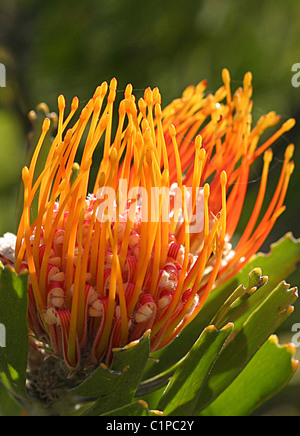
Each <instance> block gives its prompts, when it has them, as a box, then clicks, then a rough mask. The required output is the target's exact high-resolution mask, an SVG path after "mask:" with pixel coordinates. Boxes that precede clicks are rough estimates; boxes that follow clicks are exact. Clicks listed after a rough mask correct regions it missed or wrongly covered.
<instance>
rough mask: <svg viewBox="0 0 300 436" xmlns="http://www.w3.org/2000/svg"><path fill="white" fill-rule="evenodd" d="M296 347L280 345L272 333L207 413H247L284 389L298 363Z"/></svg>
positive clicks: (218, 414) (212, 414)
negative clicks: (295, 357) (295, 354)
mask: <svg viewBox="0 0 300 436" xmlns="http://www.w3.org/2000/svg"><path fill="white" fill-rule="evenodd" d="M294 352H295V349H294V348H293V347H292V346H290V345H284V346H279V345H278V339H277V337H276V336H271V337H270V338H269V339H268V341H267V342H266V343H265V344H264V345H263V346H262V348H261V349H260V350H259V351H258V352H257V353H256V354H255V356H254V357H253V358H252V359H251V361H250V362H249V363H248V365H247V366H246V367H245V369H244V370H243V371H242V372H241V374H240V375H239V376H238V377H237V378H236V379H235V380H234V381H233V382H232V383H231V385H230V386H229V387H228V388H227V389H226V390H225V391H224V392H223V393H222V394H221V395H219V397H218V398H217V399H216V400H215V401H214V402H213V403H212V404H210V405H209V406H208V407H207V408H206V409H205V410H203V411H202V412H201V415H204V416H245V415H250V414H251V413H253V412H254V411H255V410H256V409H257V408H259V407H260V406H261V405H262V404H263V403H264V402H265V401H267V400H268V399H269V398H271V397H273V396H274V395H275V394H276V393H277V392H278V391H280V390H281V389H282V388H283V387H284V386H285V385H286V384H287V383H288V382H289V381H290V379H291V378H292V377H293V375H294V374H295V371H296V369H297V367H298V364H297V362H296V361H295V360H293V359H292V357H293V355H294Z"/></svg>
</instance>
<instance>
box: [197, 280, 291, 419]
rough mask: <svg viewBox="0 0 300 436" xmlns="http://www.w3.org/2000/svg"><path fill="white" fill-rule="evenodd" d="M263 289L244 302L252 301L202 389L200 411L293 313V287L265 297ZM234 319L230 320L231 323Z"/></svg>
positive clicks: (225, 386) (279, 288) (276, 289)
mask: <svg viewBox="0 0 300 436" xmlns="http://www.w3.org/2000/svg"><path fill="white" fill-rule="evenodd" d="M266 290H268V288H266V287H265V286H263V287H262V288H261V289H259V290H257V291H256V292H255V294H254V295H253V296H252V297H251V298H250V299H248V300H247V302H246V303H248V302H249V301H250V300H253V304H250V306H248V305H247V306H248V307H249V310H248V312H244V311H243V312H242V319H243V322H242V323H241V322H237V325H239V327H238V328H234V329H233V333H232V337H229V339H228V343H227V345H226V347H225V348H224V349H223V350H222V352H221V354H220V356H219V358H218V360H217V361H216V363H215V365H214V367H213V369H212V371H211V373H210V375H209V377H208V379H207V383H206V385H205V386H204V388H203V395H202V397H201V401H200V403H199V411H200V410H201V409H202V408H204V407H207V406H208V404H210V403H211V402H212V401H213V400H214V399H215V398H216V397H217V396H218V395H219V394H220V393H221V392H223V391H224V390H225V389H226V388H227V387H228V386H229V385H230V383H232V381H233V380H234V379H235V377H237V376H238V374H239V373H240V372H241V371H242V369H243V368H244V367H245V366H246V365H247V363H248V362H249V361H250V359H251V358H252V357H253V356H254V354H255V353H256V352H257V351H258V349H259V348H260V347H261V346H262V345H263V344H264V343H265V341H266V340H267V338H268V337H269V336H270V335H271V334H272V333H273V332H274V331H275V330H276V329H277V328H278V327H279V325H280V324H281V323H282V322H283V321H284V320H285V319H286V318H287V317H288V316H289V315H290V313H291V312H292V311H293V308H292V307H291V304H292V303H294V302H295V300H296V298H297V293H296V288H292V289H290V287H289V285H287V284H286V283H285V282H282V283H281V284H279V285H278V286H277V287H276V288H275V289H274V290H273V291H272V292H270V293H269V294H266ZM246 303H244V304H246ZM234 321H235V320H233V322H234Z"/></svg>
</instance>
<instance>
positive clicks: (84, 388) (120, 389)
mask: <svg viewBox="0 0 300 436" xmlns="http://www.w3.org/2000/svg"><path fill="white" fill-rule="evenodd" d="M150 333H151V332H150V331H147V332H146V333H145V334H144V336H143V337H142V338H141V339H140V340H139V341H135V342H132V343H130V344H129V345H126V347H124V348H120V349H115V350H113V352H114V357H113V362H112V365H111V368H110V369H109V373H110V374H111V375H112V376H116V378H114V377H112V378H110V379H109V380H107V382H106V383H107V384H106V386H105V387H104V388H103V387H101V383H102V381H103V373H101V371H100V370H99V371H97V370H96V371H97V372H96V373H95V374H94V375H91V377H92V378H90V379H87V380H86V381H85V382H84V383H83V384H82V385H81V386H78V388H76V391H75V392H76V393H77V394H80V393H81V395H82V394H83V393H84V394H85V395H86V393H87V392H88V388H89V387H90V386H91V385H92V384H93V383H96V384H97V386H96V385H95V386H94V388H93V391H92V392H93V393H94V394H97V396H99V397H100V398H99V400H97V401H96V403H95V404H94V405H93V407H91V408H90V409H89V410H87V411H86V412H85V416H99V415H102V414H103V413H108V412H109V411H111V410H114V409H117V408H121V407H124V406H126V405H128V404H131V403H132V402H133V401H134V396H135V393H136V390H137V388H138V385H139V383H140V381H141V378H142V374H143V371H144V369H145V366H146V363H147V360H148V358H149V352H150ZM102 370H103V368H102ZM118 374H119V376H118ZM98 376H100V377H99V378H98ZM85 383H87V384H85ZM103 389H104V390H103Z"/></svg>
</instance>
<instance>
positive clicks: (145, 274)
mask: <svg viewBox="0 0 300 436" xmlns="http://www.w3.org/2000/svg"><path fill="white" fill-rule="evenodd" d="M223 81H224V86H222V87H221V88H220V89H219V90H217V92H216V93H215V94H214V95H212V94H209V95H207V96H205V95H204V92H205V89H206V82H205V81H203V82H201V83H200V84H199V85H198V86H196V87H193V86H191V87H189V88H187V89H186V91H185V92H184V93H183V95H182V97H181V98H179V99H177V100H175V101H173V102H172V103H171V104H170V105H168V106H167V107H166V108H165V109H164V110H162V109H161V95H160V93H159V90H158V89H157V88H155V89H153V90H152V89H150V88H147V89H146V91H145V94H144V98H141V99H140V100H139V101H138V103H137V102H136V100H135V97H134V95H133V94H132V91H133V89H132V86H131V85H128V86H127V87H126V90H125V98H124V99H123V100H122V101H121V103H120V105H119V117H118V123H117V126H116V132H115V133H113V120H114V115H113V106H114V102H115V99H116V91H117V81H116V79H113V80H112V81H111V82H110V85H109V86H108V84H107V83H106V82H104V83H102V85H101V86H100V87H99V88H98V89H97V90H96V92H95V94H94V96H93V98H92V99H91V100H90V101H89V102H88V103H87V105H86V106H85V107H84V108H83V110H82V111H81V113H80V115H79V118H78V120H77V121H76V122H75V123H73V124H72V120H73V118H74V116H75V113H76V112H77V110H78V107H79V101H78V99H77V98H74V100H73V102H72V105H71V111H70V113H69V114H68V115H67V116H65V108H66V104H65V99H64V97H63V96H60V97H59V99H58V109H59V117H58V129H57V134H56V136H55V138H54V140H53V143H52V146H51V148H50V150H49V153H48V156H47V159H46V162H45V164H44V168H43V170H42V172H41V173H39V174H36V166H37V162H38V159H39V155H40V152H41V149H42V147H43V142H44V139H45V136H46V134H47V132H48V131H49V128H50V120H49V119H45V121H44V124H43V130H42V134H41V137H40V140H39V142H38V144H37V146H36V149H35V152H34V154H33V157H32V160H31V163H30V165H29V167H28V168H27V167H25V168H24V169H23V173H22V176H23V182H24V209H23V214H22V218H21V221H20V225H19V229H18V235H17V242H16V256H15V268H16V271H17V273H20V272H21V271H24V270H28V272H29V284H28V293H29V326H30V330H31V331H32V333H33V334H34V335H35V336H36V337H37V338H39V339H41V340H42V341H43V342H44V343H45V344H47V345H48V346H49V348H50V349H52V350H53V352H54V354H55V355H57V356H59V357H61V358H62V359H64V360H65V362H66V364H67V366H68V367H70V368H72V369H76V368H79V367H84V366H86V365H89V364H97V363H99V362H103V361H106V362H107V363H109V362H110V360H111V355H112V349H113V348H115V347H122V346H124V345H126V344H128V343H129V342H130V341H133V340H136V339H139V338H140V337H141V336H142V335H143V333H144V332H145V331H146V330H149V329H151V332H152V333H151V349H152V351H154V350H158V349H160V348H162V347H164V346H166V345H167V344H169V343H170V342H171V341H172V340H173V339H174V338H175V337H176V336H177V335H178V334H179V333H180V331H181V330H182V329H183V328H184V327H185V326H186V325H187V324H188V323H189V322H191V320H192V319H194V317H195V316H197V314H198V313H199V311H200V310H201V309H202V308H203V305H204V303H205V301H206V299H207V297H208V295H209V294H210V292H211V291H212V290H213V287H214V284H215V282H216V281H217V280H226V278H228V277H230V276H232V275H233V274H235V273H236V272H237V271H238V270H239V269H240V268H242V266H243V265H244V264H245V263H246V262H247V261H248V260H249V258H250V257H251V256H252V255H253V254H254V253H256V251H257V250H258V249H259V248H260V246H261V245H262V244H263V242H264V241H265V239H266V237H267V236H268V234H269V232H270V231H271V229H272V227H273V225H274V223H275V221H276V220H277V218H278V217H279V216H280V214H281V213H282V212H283V211H284V206H283V203H284V199H285V194H286V191H287V188H288V184H289V178H290V175H291V173H292V171H293V167H294V164H293V163H292V162H291V159H292V155H293V145H289V146H288V148H287V150H286V153H285V159H284V163H283V166H282V172H281V175H280V178H279V181H278V184H277V188H276V190H275V192H274V195H273V198H272V201H271V202H270V204H269V205H268V207H267V208H266V211H265V212H264V214H263V216H262V217H261V211H262V207H263V203H264V196H265V191H266V186H267V181H268V173H269V165H270V162H271V160H272V152H271V150H270V149H269V147H270V146H271V145H272V144H273V143H274V142H275V141H276V140H277V139H278V138H279V137H280V136H281V135H282V134H283V133H285V132H287V131H288V130H289V129H291V128H292V127H293V125H294V120H292V119H291V120H288V121H287V122H285V123H284V124H283V125H282V126H281V127H280V128H279V130H278V131H277V132H276V133H274V134H273V135H272V136H271V137H270V138H269V139H268V140H266V142H264V143H263V144H260V145H258V143H259V139H260V137H261V135H262V133H263V132H264V131H265V130H266V129H267V128H268V127H272V126H274V125H276V124H278V123H279V121H280V118H279V117H278V116H277V115H276V114H275V113H273V112H271V113H269V114H267V115H265V116H263V117H261V118H260V119H259V121H258V122H257V124H256V125H255V126H252V116H251V111H252V101H251V96H252V84H251V74H250V73H248V74H246V76H245V78H244V83H243V87H242V88H239V89H238V90H237V91H236V92H235V94H234V95H232V93H231V87H230V76H229V73H228V71H227V70H224V71H223ZM82 144H84V149H83V153H82V157H81V162H80V165H79V164H77V163H76V159H78V151H79V148H80V146H81V145H82ZM102 152H103V157H102V160H101V163H100V165H99V169H98V171H97V174H96V177H94V180H93V187H92V188H91V178H92V177H91V174H92V162H93V159H97V158H98V159H99V157H98V156H101V155H102ZM261 155H264V166H263V171H262V177H261V182H260V189H259V193H258V196H257V200H256V203H255V206H254V209H253V211H252V213H251V214H250V217H249V221H248V224H247V226H246V228H245V230H244V232H243V234H242V236H241V238H240V240H239V241H238V243H237V244H236V246H235V247H234V248H233V247H232V246H231V244H230V241H231V239H232V237H233V235H234V234H235V231H236V228H237V225H238V223H239V219H240V216H241V213H242V210H243V206H244V201H245V197H246V191H247V185H248V180H249V172H250V168H251V165H252V164H253V163H254V162H255V161H256V160H257V159H258V158H259V157H260V156H261ZM124 181H125V182H126V183H124ZM121 182H122V183H121ZM208 182H209V183H208ZM121 185H122V186H121ZM124 186H125V191H124ZM121 188H122V189H121ZM199 188H200V189H199ZM142 191H143V192H145V193H146V194H147V195H146V197H145V196H144V197H143V198H142V196H141V195H140V192H142ZM174 191H176V192H177V196H174V195H173V193H174ZM110 192H114V193H115V194H116V195H115V196H114V197H113V200H111V198H109V197H110V196H109V193H110ZM133 192H135V194H134V195H133V194H132V193H133ZM153 193H156V194H157V193H158V194H157V195H156V196H155V195H153ZM178 193H179V195H178ZM153 197H155V198H153ZM145 198H146V201H145ZM178 201H179V203H180V204H181V210H179V209H178V207H177V206H176V205H177V202H178ZM34 202H36V203H37V212H36V213H35V206H34ZM166 204H168V208H167V213H166V207H165V205H166ZM153 217H154V218H153ZM259 217H260V218H259ZM195 221H196V227H193V224H195ZM193 228H196V229H197V230H196V231H194V230H193ZM204 310H205V309H204Z"/></svg>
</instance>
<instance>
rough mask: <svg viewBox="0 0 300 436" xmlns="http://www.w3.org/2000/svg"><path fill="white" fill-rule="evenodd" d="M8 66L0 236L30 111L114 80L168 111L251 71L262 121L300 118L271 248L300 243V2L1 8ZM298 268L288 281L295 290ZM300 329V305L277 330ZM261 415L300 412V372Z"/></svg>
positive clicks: (96, 1)
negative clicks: (197, 89) (187, 95)
mask: <svg viewBox="0 0 300 436" xmlns="http://www.w3.org/2000/svg"><path fill="white" fill-rule="evenodd" d="M0 63H2V64H4V65H5V67H6V87H2V88H0V233H1V234H3V233H5V232H7V231H16V220H15V216H16V204H17V197H18V191H19V186H20V181H21V168H22V166H23V165H24V162H25V156H26V152H27V147H28V134H29V132H30V130H31V124H30V122H29V121H28V113H29V111H30V110H32V109H35V108H36V106H37V105H38V104H39V103H40V102H45V103H47V104H48V106H49V107H50V109H51V111H56V110H57V97H58V95H59V94H61V93H63V94H64V95H65V96H66V98H67V102H68V103H70V102H71V99H72V97H73V96H75V95H76V96H78V97H79V99H80V102H81V104H82V105H84V104H85V102H86V101H87V100H88V99H89V98H90V96H91V94H92V93H93V91H94V89H95V88H96V87H97V86H98V85H99V84H100V83H101V82H102V81H104V80H107V81H109V80H110V79H111V78H112V77H117V79H118V84H119V85H118V88H119V90H124V89H125V86H126V84H127V83H132V84H133V87H134V89H135V95H136V96H137V97H138V98H139V97H141V96H142V95H143V90H144V89H145V88H146V87H148V86H151V87H155V86H158V87H159V88H160V90H161V92H162V94H163V106H165V105H166V104H168V103H170V101H171V100H172V99H174V98H177V97H178V96H180V95H181V93H182V91H183V90H184V89H185V87H187V86H188V85H190V84H195V85H196V84H197V83H198V82H199V81H200V80H202V79H204V78H206V79H208V91H211V92H214V91H215V90H216V89H217V88H218V87H219V86H221V85H222V82H221V71H222V69H223V68H224V67H227V68H228V69H229V70H230V72H231V76H232V87H233V88H235V89H236V88H238V87H239V86H240V85H241V84H242V80H243V76H244V74H245V73H246V72H247V71H251V72H252V73H253V78H254V80H253V83H254V111H253V114H254V121H255V120H257V119H258V118H259V117H260V116H261V115H263V114H264V113H267V112H269V111H271V110H274V111H276V112H277V113H279V114H280V115H281V116H282V120H283V121H285V120H287V119H288V118H290V117H294V118H296V119H297V120H299V121H298V124H297V126H296V127H295V128H294V129H293V130H292V131H291V132H289V133H288V134H286V135H285V136H283V137H282V138H281V139H280V140H278V141H277V142H276V144H275V146H274V147H273V150H274V156H275V158H274V161H273V163H272V165H271V169H270V185H272V182H274V183H276V182H277V177H278V174H279V171H280V169H281V164H282V160H283V156H284V151H285V148H286V146H287V145H288V144H289V143H291V142H293V143H294V144H295V145H296V154H295V163H296V171H295V173H294V175H293V178H292V182H291V185H290V188H289V192H288V195H287V199H286V205H287V206H288V209H287V211H286V213H285V214H284V215H283V216H282V217H281V218H280V219H279V220H278V222H277V224H276V226H275V229H274V230H273V232H272V234H271V235H270V237H269V238H268V241H267V242H266V244H265V245H264V247H263V250H264V251H268V250H269V245H270V243H272V242H274V241H276V240H277V239H279V238H280V237H282V236H283V235H284V234H285V233H286V232H288V231H291V232H293V234H294V236H295V237H297V238H299V237H300V225H299V222H300V221H299V218H300V212H299V201H300V194H299V187H300V87H299V88H296V87H294V86H293V85H292V77H293V75H294V74H295V73H293V72H292V66H293V65H294V64H296V63H300V2H296V1H295V0H285V1H284V2H278V1H277V2H274V1H272V0H260V1H253V0H241V1H236V0H184V1H183V0H172V1H169V0H163V1H162V0H151V2H150V1H148V2H147V1H143V2H142V1H137V0H105V1H103V0H85V1H84V2H83V1H79V0H60V1H55V0H53V1H51V2H43V1H41V0H22V1H20V0H19V1H18V0H9V1H5V0H0ZM299 83H300V80H299ZM235 89H234V90H235ZM269 134H270V133H269ZM297 164H298V166H297ZM260 165H261V163H258V164H257V166H256V168H255V169H254V173H253V174H252V176H251V177H252V178H251V183H250V184H249V208H248V209H247V211H246V214H244V216H243V220H246V219H247V215H248V216H249V213H251V210H252V206H251V204H253V198H254V197H255V195H256V193H257V190H258V188H259V174H260V170H261V167H260ZM255 172H256V173H255ZM272 189H273V190H274V186H273V187H272V186H270V189H269V191H268V194H267V195H268V196H269V198H271V196H272V192H273V191H272ZM251 199H252V203H251ZM299 270H300V268H298V271H296V272H295V273H294V274H293V276H292V277H290V278H289V281H290V282H291V283H292V284H294V285H298V286H299V285H300V271H299ZM297 322H298V323H299V322H300V304H298V306H297V305H296V311H295V313H294V314H293V316H292V317H291V318H290V319H289V321H288V322H287V323H285V325H284V326H283V327H282V328H281V329H280V331H279V332H278V334H279V336H280V338H282V340H287V341H291V338H292V333H291V325H292V324H293V323H297ZM298 350H299V349H298ZM298 354H299V352H298ZM257 414H266V415H272V414H274V415H285V416H287V415H296V416H299V415H300V376H299V371H298V374H297V375H296V377H295V378H294V379H293V381H292V382H291V383H290V384H289V386H288V387H287V388H285V390H284V391H282V392H281V393H280V394H279V395H278V396H277V397H275V398H274V399H273V400H271V401H270V402H269V403H267V405H266V406H264V408H262V409H261V410H259V411H258V412H257Z"/></svg>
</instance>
